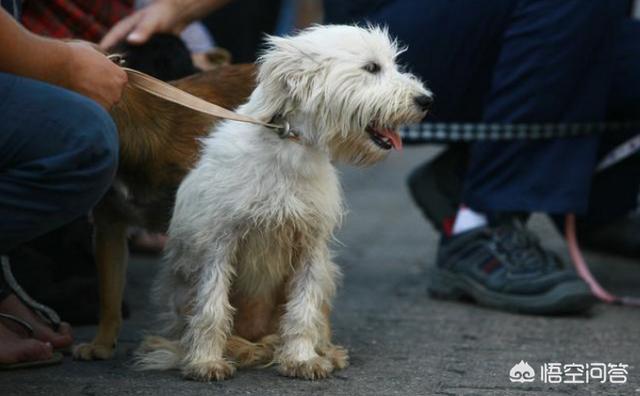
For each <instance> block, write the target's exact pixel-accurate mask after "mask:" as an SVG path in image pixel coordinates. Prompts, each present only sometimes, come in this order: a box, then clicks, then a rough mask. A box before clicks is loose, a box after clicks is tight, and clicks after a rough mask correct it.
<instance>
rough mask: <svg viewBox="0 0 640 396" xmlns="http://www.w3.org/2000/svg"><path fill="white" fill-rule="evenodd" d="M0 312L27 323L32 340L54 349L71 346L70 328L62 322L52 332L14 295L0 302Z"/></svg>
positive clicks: (9, 325)
mask: <svg viewBox="0 0 640 396" xmlns="http://www.w3.org/2000/svg"><path fill="white" fill-rule="evenodd" d="M0 312H1V313H5V314H10V315H13V316H17V317H18V318H20V319H22V320H24V321H25V322H27V323H29V324H30V325H31V326H32V327H33V338H35V339H36V340H40V341H42V342H45V343H46V342H48V343H50V344H51V345H52V346H53V348H55V349H59V348H66V347H69V346H71V344H73V335H72V334H71V326H69V324H68V323H66V322H62V323H61V324H60V328H59V329H58V331H57V332H56V331H54V330H53V329H52V328H51V326H50V325H49V324H48V323H47V322H45V321H44V320H43V319H42V318H40V317H39V316H38V314H36V313H35V312H33V311H32V310H31V309H30V308H29V307H27V306H26V305H24V304H23V303H22V301H20V299H19V298H18V297H16V296H15V295H14V294H11V295H10V296H9V297H7V298H5V299H4V300H2V301H0ZM4 324H5V325H6V326H5V327H9V328H11V329H13V326H12V325H11V324H8V323H4ZM14 330H16V329H14ZM17 330H21V329H17ZM25 341H28V340H25ZM32 341H35V340H32Z"/></svg>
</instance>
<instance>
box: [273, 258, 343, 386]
mask: <svg viewBox="0 0 640 396" xmlns="http://www.w3.org/2000/svg"><path fill="white" fill-rule="evenodd" d="M337 274H338V270H337V267H336V266H335V264H333V263H332V262H331V260H330V257H329V251H328V249H327V248H326V246H319V247H317V248H316V249H314V250H313V251H312V252H310V254H309V255H308V257H307V258H306V260H303V261H302V262H301V263H300V265H299V266H298V268H297V269H296V271H295V272H294V274H293V277H292V279H291V282H290V284H289V290H288V299H287V303H286V307H285V313H284V315H283V317H282V321H281V325H280V327H281V328H280V332H281V336H282V342H283V344H282V347H281V348H280V349H279V350H278V352H277V358H276V359H277V362H278V363H279V365H280V367H279V370H280V373H281V374H283V375H286V376H289V377H300V378H305V379H310V380H314V379H320V378H326V377H328V376H329V374H330V373H331V372H332V371H333V368H334V366H333V364H332V362H331V361H330V360H329V359H327V358H325V357H323V356H320V355H319V354H318V349H319V347H321V346H322V345H325V344H326V343H327V342H328V340H325V338H326V331H325V330H326V328H327V323H326V321H327V320H328V318H327V316H326V315H325V311H324V309H323V307H324V306H325V304H328V303H330V300H331V297H332V296H333V294H334V292H335V278H336V276H337Z"/></svg>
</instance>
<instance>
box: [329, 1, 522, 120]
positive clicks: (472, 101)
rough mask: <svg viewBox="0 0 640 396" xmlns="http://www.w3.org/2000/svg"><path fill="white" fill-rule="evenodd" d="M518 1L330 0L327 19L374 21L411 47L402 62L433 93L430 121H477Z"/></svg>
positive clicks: (400, 59) (402, 43)
mask: <svg viewBox="0 0 640 396" xmlns="http://www.w3.org/2000/svg"><path fill="white" fill-rule="evenodd" d="M514 5H515V1H514V0H483V1H478V2H474V1H449V0H393V1H389V0H374V1H363V0H358V1H341V0H325V13H326V18H327V20H326V22H328V23H353V22H357V23H372V24H375V25H382V26H386V27H388V28H389V33H390V34H391V35H392V36H393V37H394V38H397V39H398V41H399V42H400V44H401V45H405V46H406V47H407V50H406V52H404V53H403V54H401V55H400V57H399V59H398V62H399V63H400V64H402V65H403V66H407V67H408V68H409V69H410V71H411V72H413V73H415V74H416V75H417V76H419V77H420V78H421V79H422V80H424V81H425V82H426V84H427V86H428V87H429V89H430V90H431V91H432V92H433V93H434V98H435V101H434V104H433V107H432V109H431V111H430V112H429V115H428V117H427V119H428V120H430V121H444V122H446V121H465V120H469V121H477V120H478V119H479V118H480V117H481V116H482V108H483V100H484V96H485V94H486V91H487V89H488V86H489V84H490V83H491V78H492V68H493V65H494V64H495V62H496V60H497V57H498V53H499V50H500V37H501V34H502V31H503V30H504V29H505V27H506V25H507V23H508V21H509V16H510V14H511V12H512V9H513V7H514Z"/></svg>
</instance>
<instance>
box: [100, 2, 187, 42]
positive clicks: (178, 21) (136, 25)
mask: <svg viewBox="0 0 640 396" xmlns="http://www.w3.org/2000/svg"><path fill="white" fill-rule="evenodd" d="M183 11H184V10H182V9H180V7H179V4H178V2H176V1H173V0H158V1H155V2H153V3H151V4H150V5H148V6H147V7H144V8H142V9H140V10H138V11H136V12H134V13H133V14H131V15H129V16H128V17H126V18H124V19H123V20H121V21H120V22H118V23H117V24H115V25H114V26H113V27H112V28H111V30H110V31H109V32H108V33H107V34H106V35H105V36H104V38H103V39H102V41H101V42H100V48H102V49H104V50H108V49H110V48H112V47H113V46H114V45H116V44H117V43H118V42H120V41H122V40H123V39H125V38H126V40H127V41H128V42H129V43H131V44H143V43H145V42H146V41H147V40H148V39H149V37H151V35H153V34H154V33H174V34H179V33H180V32H181V31H182V30H184V28H185V27H186V26H187V25H188V23H189V20H188V18H186V17H185V13H184V12H183Z"/></svg>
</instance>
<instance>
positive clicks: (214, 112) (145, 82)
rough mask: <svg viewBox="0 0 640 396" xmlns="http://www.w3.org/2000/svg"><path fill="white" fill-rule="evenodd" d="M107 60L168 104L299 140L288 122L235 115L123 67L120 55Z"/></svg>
mask: <svg viewBox="0 0 640 396" xmlns="http://www.w3.org/2000/svg"><path fill="white" fill-rule="evenodd" d="M107 58H108V59H110V60H111V61H113V62H114V63H116V64H117V65H119V66H120V67H121V68H122V69H123V70H124V71H125V72H126V73H127V77H128V79H129V81H128V84H129V85H130V86H132V87H134V88H137V89H139V90H141V91H144V92H147V93H149V94H151V95H154V96H157V97H158V98H161V99H163V100H166V101H168V102H172V103H175V104H178V105H180V106H183V107H186V108H189V109H191V110H194V111H198V112H200V113H204V114H208V115H211V116H214V117H217V118H224V119H227V120H233V121H240V122H248V123H250V124H254V125H260V126H263V127H266V128H269V129H271V130H273V131H274V132H275V133H276V134H277V135H278V136H279V137H280V138H281V139H291V140H299V136H298V134H297V133H296V131H294V130H293V129H291V125H290V124H289V123H288V122H287V121H284V120H283V121H282V124H274V123H269V122H263V121H260V120H258V119H256V118H253V117H249V116H246V115H242V114H238V113H235V112H233V111H231V110H228V109H225V108H224V107H221V106H218V105H216V104H214V103H211V102H207V101H206V100H204V99H201V98H199V97H197V96H195V95H192V94H190V93H188V92H185V91H183V90H181V89H180V88H177V87H174V86H173V85H171V84H167V83H166V82H164V81H161V80H158V79H157V78H155V77H151V76H150V75H148V74H145V73H142V72H141V71H138V70H134V69H130V68H128V67H125V66H122V65H123V62H124V59H123V58H122V56H121V55H119V54H112V55H108V56H107Z"/></svg>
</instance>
